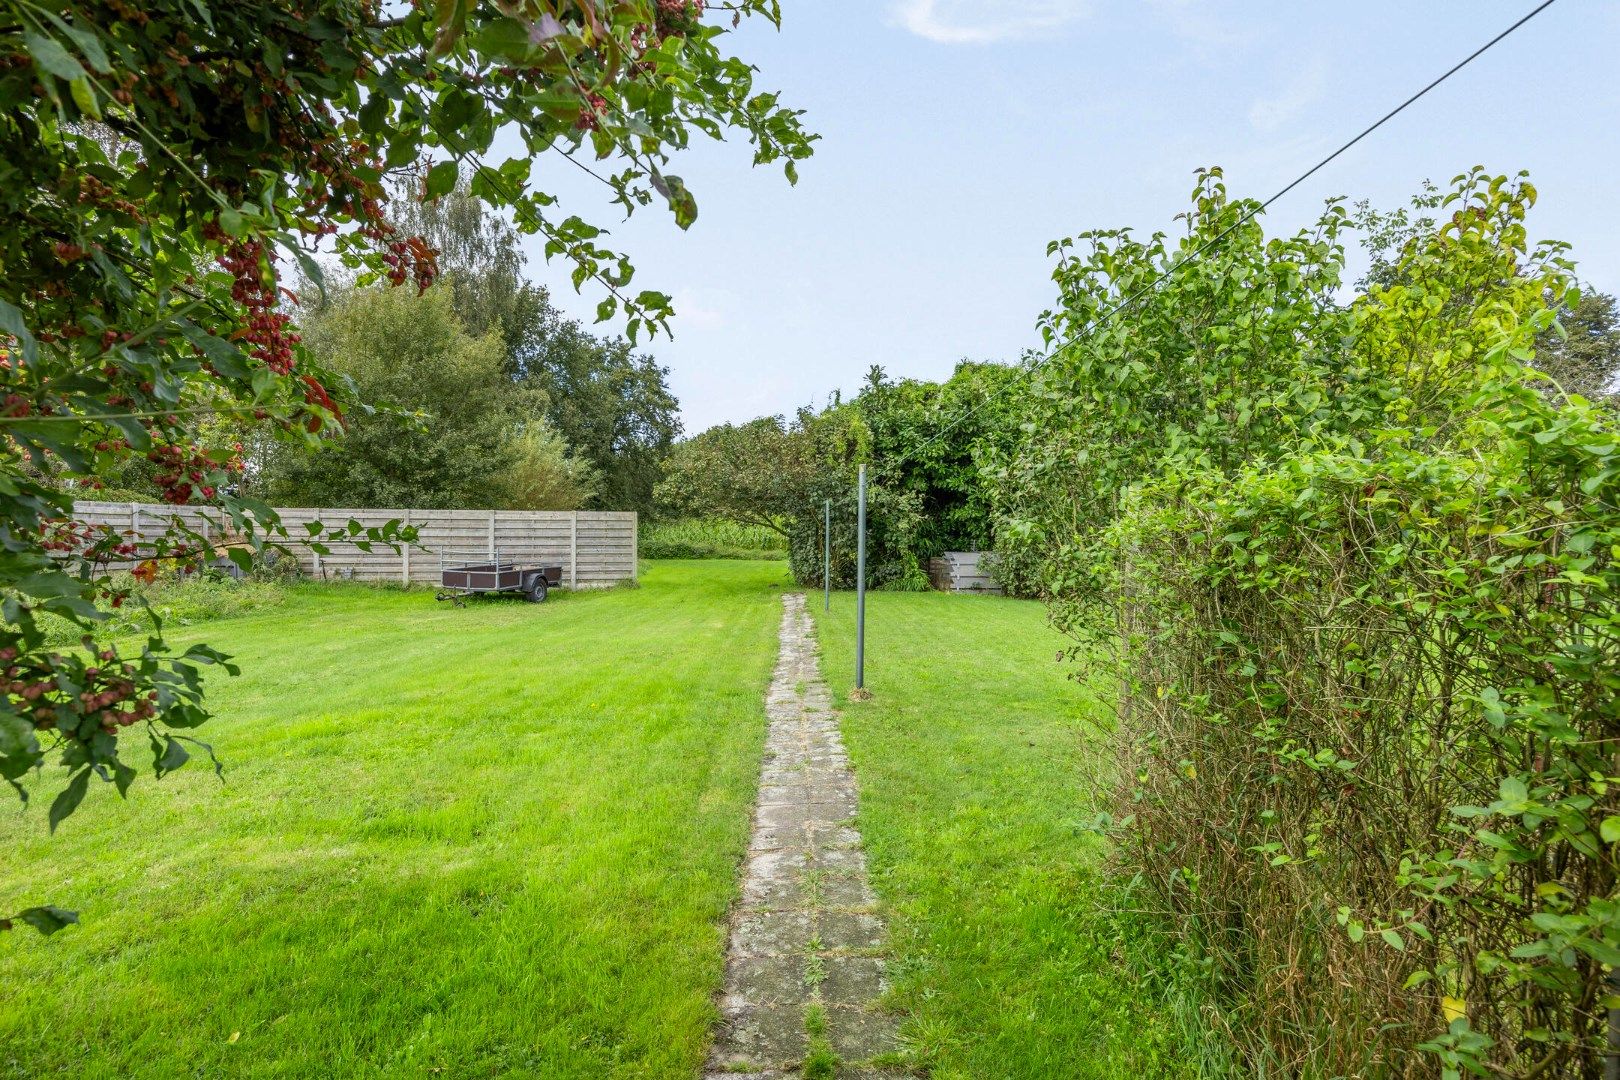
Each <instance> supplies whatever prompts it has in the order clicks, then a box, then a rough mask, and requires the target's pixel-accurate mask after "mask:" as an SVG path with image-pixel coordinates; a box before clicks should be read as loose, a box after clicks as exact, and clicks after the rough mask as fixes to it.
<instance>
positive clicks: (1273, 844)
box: [1001, 171, 1620, 1076]
mask: <svg viewBox="0 0 1620 1080" xmlns="http://www.w3.org/2000/svg"><path fill="white" fill-rule="evenodd" d="M1533 201H1534V189H1533V188H1531V187H1530V186H1529V184H1528V183H1513V182H1510V181H1508V180H1506V179H1504V178H1499V177H1490V176H1487V175H1485V174H1483V173H1480V172H1478V171H1476V172H1474V173H1471V174H1469V175H1467V176H1465V177H1459V178H1458V181H1457V186H1456V190H1455V191H1454V192H1453V193H1452V194H1451V195H1450V196H1448V197H1447V198H1446V199H1445V200H1444V205H1445V207H1446V208H1447V209H1449V210H1450V211H1451V217H1450V219H1449V220H1447V221H1445V222H1444V223H1443V224H1442V225H1441V226H1440V227H1439V228H1438V229H1437V230H1436V231H1435V232H1433V233H1432V234H1428V235H1423V236H1417V237H1414V238H1413V239H1412V240H1411V241H1410V242H1409V243H1408V244H1407V245H1406V246H1405V249H1404V250H1403V252H1402V255H1401V258H1400V260H1399V261H1398V262H1397V263H1396V264H1395V265H1394V266H1393V267H1392V268H1391V270H1390V273H1389V274H1388V275H1387V276H1386V277H1385V278H1383V279H1381V281H1380V283H1376V284H1374V285H1373V287H1372V288H1371V290H1370V291H1369V292H1368V294H1367V295H1365V296H1363V297H1360V298H1358V299H1357V300H1355V301H1354V302H1353V303H1352V304H1350V305H1348V306H1341V305H1339V304H1337V303H1335V302H1333V301H1332V299H1331V297H1330V296H1329V295H1328V293H1327V292H1326V291H1325V289H1326V288H1327V287H1328V286H1329V285H1330V284H1331V283H1333V282H1336V281H1337V280H1338V279H1339V276H1340V271H1341V270H1342V248H1341V247H1340V246H1339V244H1338V241H1337V239H1336V237H1337V230H1338V229H1339V228H1340V226H1341V225H1342V223H1343V218H1342V215H1340V214H1338V213H1337V210H1336V208H1332V207H1330V210H1329V213H1328V215H1327V216H1326V217H1324V219H1323V223H1322V225H1321V226H1320V228H1319V230H1318V231H1317V232H1316V233H1315V234H1311V235H1302V236H1301V237H1298V238H1295V240H1293V241H1266V240H1265V239H1264V238H1263V237H1262V236H1261V235H1259V233H1258V232H1257V231H1253V230H1250V229H1249V228H1248V227H1247V225H1245V224H1244V223H1243V222H1242V221H1241V215H1240V214H1238V215H1235V214H1234V210H1235V208H1236V207H1239V206H1245V205H1252V204H1228V203H1227V202H1226V200H1225V197H1224V192H1222V191H1220V190H1219V185H1218V181H1217V180H1216V179H1215V178H1214V177H1213V176H1211V177H1206V178H1205V179H1204V181H1202V182H1201V184H1200V188H1199V191H1198V192H1197V193H1196V197H1195V207H1194V211H1193V213H1192V214H1190V215H1189V216H1188V236H1187V238H1186V239H1185V240H1184V241H1182V244H1181V246H1180V248H1179V250H1178V251H1174V252H1172V251H1171V250H1169V249H1168V248H1167V246H1166V245H1165V244H1164V242H1163V241H1162V239H1160V238H1155V239H1154V240H1153V241H1151V242H1149V243H1147V244H1145V245H1144V244H1139V243H1137V242H1136V241H1134V240H1131V239H1130V238H1128V237H1124V236H1121V235H1120V234H1094V239H1093V242H1094V243H1095V244H1096V245H1097V247H1096V248H1095V250H1094V251H1093V255H1092V257H1091V258H1090V259H1088V260H1086V261H1084V262H1083V263H1081V264H1079V265H1078V267H1074V266H1066V267H1065V268H1063V269H1060V274H1059V277H1060V280H1061V281H1064V282H1065V283H1066V284H1068V285H1071V286H1072V287H1073V293H1072V295H1066V297H1065V304H1066V309H1065V310H1066V311H1068V312H1069V314H1068V315H1065V316H1062V317H1053V318H1051V319H1049V325H1051V326H1053V327H1055V328H1057V329H1058V330H1060V331H1061V329H1062V327H1064V326H1066V325H1068V324H1069V323H1071V322H1073V323H1076V325H1084V323H1083V322H1078V320H1083V319H1084V318H1087V317H1089V316H1091V315H1094V314H1095V313H1096V312H1098V311H1101V310H1103V309H1104V308H1105V307H1106V306H1107V305H1108V304H1109V303H1111V302H1112V299H1111V298H1112V297H1116V296H1118V295H1122V294H1129V293H1131V292H1132V291H1134V290H1135V289H1136V288H1138V287H1140V285H1141V284H1142V282H1144V281H1145V280H1147V276H1146V275H1148V274H1149V273H1150V272H1151V268H1154V267H1157V268H1159V269H1161V270H1168V271H1169V274H1168V276H1167V279H1166V282H1165V283H1164V285H1163V287H1162V288H1161V289H1159V290H1157V291H1156V292H1155V293H1154V294H1153V295H1152V296H1151V297H1150V298H1149V299H1146V300H1144V301H1143V308H1144V310H1143V311H1142V312H1140V313H1138V312H1135V311H1133V312H1132V314H1131V315H1130V316H1129V317H1128V319H1127V320H1125V324H1124V325H1120V326H1118V327H1110V328H1109V329H1108V330H1107V331H1106V332H1103V333H1099V334H1095V335H1091V336H1089V337H1086V338H1084V339H1083V340H1082V341H1081V342H1080V343H1079V344H1078V345H1076V346H1075V347H1074V348H1073V349H1072V350H1070V351H1069V352H1068V353H1066V355H1065V356H1063V357H1062V358H1060V360H1059V361H1058V362H1057V363H1056V364H1055V365H1054V368H1055V370H1054V372H1053V373H1052V375H1051V376H1050V377H1049V378H1048V379H1047V380H1046V383H1045V386H1044V388H1043V390H1042V392H1040V393H1038V394H1037V395H1035V397H1034V399H1033V409H1032V413H1033V417H1032V419H1031V421H1030V422H1029V424H1028V430H1029V432H1030V434H1029V437H1028V438H1027V439H1026V440H1025V443H1024V444H1023V445H1022V446H1021V447H1019V448H1018V450H1017V451H1016V452H1015V453H1014V454H1013V455H1011V456H1010V458H1009V460H1008V461H1007V462H1006V463H1005V464H1004V465H1003V471H1002V474H1001V475H1002V476H1003V478H1004V480H1005V483H1006V494H1007V501H1006V511H1005V512H1006V514H1007V517H1008V520H1009V522H1010V524H1011V525H1012V526H1013V528H1011V529H1008V530H1005V531H1004V532H1003V534H1002V535H1003V536H1004V537H1007V538H1008V539H1009V544H1008V547H1009V548H1010V551H1009V555H1010V558H1011V560H1012V561H1015V562H1016V567H1015V572H1022V573H1027V574H1030V575H1031V576H1033V577H1035V578H1037V579H1038V580H1039V582H1040V583H1041V586H1042V587H1043V588H1044V589H1045V590H1046V591H1047V593H1048V595H1049V596H1051V597H1052V599H1053V601H1054V612H1055V615H1056V618H1057V621H1058V622H1059V624H1060V625H1061V626H1062V627H1064V628H1065V629H1067V630H1068V631H1069V632H1071V633H1072V634H1075V635H1077V636H1078V637H1080V638H1082V639H1097V640H1101V641H1104V642H1108V643H1111V644H1115V645H1117V649H1116V650H1115V651H1114V655H1115V657H1116V659H1117V662H1118V663H1117V675H1118V676H1119V678H1120V680H1121V685H1122V688H1123V693H1122V704H1121V713H1120V718H1119V724H1118V727H1117V729H1116V745H1117V748H1118V752H1119V755H1120V757H1119V766H1120V767H1119V771H1118V775H1119V776H1120V777H1122V778H1123V779H1122V781H1121V784H1120V789H1119V797H1118V799H1117V800H1116V806H1115V809H1114V822H1115V824H1116V825H1117V826H1118V832H1119V839H1120V842H1121V847H1120V849H1119V850H1120V857H1121V859H1122V861H1123V863H1124V866H1123V869H1125V870H1127V871H1129V872H1130V873H1132V874H1133V875H1138V876H1139V877H1140V879H1141V880H1142V881H1143V882H1144V883H1146V885H1147V886H1148V887H1149V888H1150V889H1152V890H1153V891H1154V892H1156V893H1157V895H1158V897H1159V898H1160V900H1161V902H1162V904H1161V906H1162V908H1163V910H1165V911H1166V912H1167V914H1168V916H1169V917H1170V918H1171V919H1172V920H1173V921H1174V922H1175V923H1176V925H1177V928H1178V929H1179V930H1180V931H1181V932H1182V934H1183V936H1184V940H1186V941H1187V942H1188V944H1189V948H1190V953H1191V955H1192V956H1193V957H1194V958H1195V959H1196V960H1197V962H1198V963H1199V964H1200V965H1201V966H1202V967H1203V968H1205V969H1206V970H1207V971H1208V972H1209V973H1210V975H1211V977H1212V979H1213V985H1214V987H1215V988H1216V989H1217V990H1218V992H1219V993H1218V999H1219V1000H1220V1001H1221V1003H1222V1004H1223V1006H1224V1013H1223V1015H1224V1018H1225V1021H1226V1023H1227V1025H1228V1027H1229V1028H1230V1030H1231V1031H1232V1032H1233V1034H1234V1037H1235V1038H1236V1039H1237V1040H1238V1042H1239V1043H1240V1044H1241V1045H1242V1046H1243V1047H1244V1049H1245V1050H1246V1051H1247V1052H1248V1054H1249V1056H1250V1058H1251V1059H1252V1061H1253V1062H1254V1063H1255V1064H1256V1066H1257V1068H1264V1069H1265V1071H1268V1072H1276V1073H1282V1074H1289V1075H1295V1074H1305V1075H1340V1076H1342V1075H1356V1076H1362V1075H1427V1074H1430V1073H1432V1072H1433V1071H1435V1068H1436V1066H1438V1069H1439V1071H1441V1072H1442V1073H1443V1074H1444V1075H1446V1076H1457V1075H1460V1073H1461V1071H1463V1070H1466V1071H1468V1072H1470V1073H1472V1074H1475V1075H1480V1076H1489V1075H1519V1076H1528V1075H1555V1074H1565V1075H1569V1074H1579V1075H1587V1074H1591V1073H1593V1071H1594V1070H1596V1069H1597V1068H1599V1065H1600V1063H1601V1061H1602V1058H1603V1054H1604V1053H1605V1034H1606V1011H1607V1009H1608V1007H1609V1005H1610V1004H1611V1003H1612V1001H1613V999H1612V998H1611V996H1610V994H1611V990H1610V988H1609V987H1608V984H1607V982H1606V979H1607V972H1608V969H1609V968H1611V967H1613V966H1615V965H1617V964H1620V903H1617V902H1616V900H1615V892H1616V874H1617V863H1616V859H1615V849H1614V847H1613V844H1614V843H1615V842H1616V841H1620V792H1617V791H1616V790H1615V787H1614V785H1615V784H1616V783H1617V782H1620V776H1617V775H1616V766H1615V753H1616V750H1617V749H1620V567H1617V564H1620V435H1617V434H1616V431H1615V428H1614V426H1613V420H1612V413H1608V412H1606V411H1604V410H1602V409H1599V408H1597V407H1594V406H1591V405H1589V404H1588V403H1587V402H1585V401H1583V400H1581V399H1579V398H1571V399H1565V398H1564V397H1563V396H1562V395H1560V394H1558V393H1556V392H1555V390H1553V389H1550V388H1549V384H1548V381H1547V380H1546V379H1545V378H1544V377H1542V376H1541V375H1540V374H1539V373H1538V372H1537V371H1535V370H1534V368H1533V367H1532V366H1531V365H1532V363H1533V360H1534V355H1533V352H1532V349H1533V347H1534V343H1535V342H1536V341H1537V340H1538V339H1539V338H1540V337H1541V336H1542V335H1544V334H1545V333H1546V332H1547V331H1548V329H1549V328H1550V327H1551V326H1552V323H1553V319H1554V313H1555V312H1556V310H1558V308H1559V307H1560V305H1563V304H1566V303H1568V302H1569V300H1570V297H1569V295H1568V289H1567V286H1568V283H1569V277H1568V272H1569V270H1570V267H1569V265H1568V264H1567V262H1565V261H1564V260H1563V258H1562V255H1561V251H1562V248H1561V246H1560V245H1544V246H1542V247H1539V248H1535V249H1531V248H1530V246H1529V244H1528V242H1527V240H1526V234H1525V229H1524V225H1523V221H1524V218H1525V214H1526V212H1527V211H1528V209H1529V207H1530V206H1531V204H1532V203H1533ZM1220 234H1228V235H1230V236H1231V238H1232V243H1231V245H1230V246H1228V247H1221V248H1218V249H1217V250H1216V251H1215V252H1213V253H1211V255H1210V256H1209V257H1208V258H1201V259H1197V260H1196V261H1187V258H1188V253H1189V252H1191V251H1193V250H1196V249H1197V248H1198V247H1201V246H1202V245H1203V244H1204V243H1205V242H1206V241H1207V240H1208V239H1209V238H1211V237H1214V236H1216V235H1220ZM1420 1052H1421V1053H1420Z"/></svg>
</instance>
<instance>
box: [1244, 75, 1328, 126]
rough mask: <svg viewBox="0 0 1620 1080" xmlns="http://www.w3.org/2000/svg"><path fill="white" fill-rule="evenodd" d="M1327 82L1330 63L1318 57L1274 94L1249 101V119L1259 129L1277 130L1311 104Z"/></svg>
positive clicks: (1320, 93)
mask: <svg viewBox="0 0 1620 1080" xmlns="http://www.w3.org/2000/svg"><path fill="white" fill-rule="evenodd" d="M1326 86H1327V64H1326V63H1325V62H1323V61H1322V60H1316V61H1315V62H1313V63H1312V64H1311V65H1310V66H1309V67H1307V68H1305V69H1304V70H1303V71H1300V72H1298V73H1297V74H1296V75H1295V76H1294V77H1293V78H1292V79H1290V80H1289V82H1288V85H1287V86H1284V87H1283V88H1282V90H1280V91H1278V93H1276V94H1275V95H1273V96H1272V97H1262V98H1256V99H1255V100H1254V101H1253V102H1252V103H1251V104H1250V105H1249V123H1251V124H1253V125H1254V126H1255V128H1256V129H1257V130H1260V131H1276V130H1277V129H1278V128H1280V127H1282V126H1283V125H1284V124H1287V123H1289V122H1290V121H1292V120H1294V119H1295V118H1297V117H1298V116H1299V114H1300V113H1302V112H1304V111H1305V110H1306V109H1307V108H1309V107H1310V106H1311V104H1312V103H1313V102H1315V101H1316V99H1317V98H1319V97H1321V96H1322V90H1323V88H1325V87H1326Z"/></svg>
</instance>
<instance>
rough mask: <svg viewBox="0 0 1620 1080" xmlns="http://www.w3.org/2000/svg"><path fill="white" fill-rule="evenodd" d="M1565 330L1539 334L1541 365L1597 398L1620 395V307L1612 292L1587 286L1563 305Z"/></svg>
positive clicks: (1568, 388)
mask: <svg viewBox="0 0 1620 1080" xmlns="http://www.w3.org/2000/svg"><path fill="white" fill-rule="evenodd" d="M1558 323H1559V326H1561V327H1562V328H1563V331H1564V332H1563V333H1562V334H1560V333H1558V332H1557V331H1549V332H1547V333H1545V334H1542V335H1541V337H1539V338H1538V339H1537V340H1536V358H1535V366H1536V367H1537V368H1538V369H1540V370H1542V371H1545V372H1546V373H1547V374H1548V375H1550V376H1552V378H1553V379H1554V381H1556V382H1557V383H1558V385H1559V386H1560V387H1562V388H1563V389H1564V391H1565V392H1566V393H1570V394H1580V395H1581V396H1582V397H1585V398H1588V399H1591V400H1593V401H1598V400H1602V399H1604V398H1609V399H1613V398H1614V397H1615V396H1616V395H1620V385H1617V383H1620V307H1617V305H1616V303H1615V298H1614V296H1613V295H1611V294H1609V293H1601V292H1590V291H1582V292H1581V293H1580V296H1579V298H1578V299H1577V300H1576V301H1575V302H1574V303H1573V304H1565V305H1563V306H1561V307H1560V308H1559V309H1558Z"/></svg>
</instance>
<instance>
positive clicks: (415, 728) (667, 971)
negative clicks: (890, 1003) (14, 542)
mask: <svg viewBox="0 0 1620 1080" xmlns="http://www.w3.org/2000/svg"><path fill="white" fill-rule="evenodd" d="M785 584H786V570H785V567H784V566H782V565H781V564H774V563H739V562H728V563H707V564H681V563H667V564H653V565H651V566H649V567H648V568H647V570H646V572H645V574H644V575H643V578H642V584H641V587H640V588H638V589H633V590H632V589H624V590H615V591H608V592H600V593H581V594H575V595H560V594H554V595H553V598H552V599H551V600H550V601H548V602H547V603H545V604H543V605H538V606H536V605H529V604H525V603H521V602H511V601H475V602H473V603H470V604H469V605H468V606H466V607H464V608H454V607H451V606H450V605H448V604H435V602H434V600H433V597H432V595H431V594H430V593H424V592H411V593H400V592H386V591H372V590H367V589H363V588H354V587H351V588H342V587H319V586H316V587H305V588H300V589H297V590H294V592H293V595H292V596H291V597H290V598H289V599H288V601H287V603H286V604H284V605H283V606H281V607H278V608H276V609H275V610H274V611H273V612H270V613H267V614H263V615H251V616H247V617H243V618H240V619H235V620H230V621H226V622H218V623H214V624H211V625H208V626H203V627H197V628H195V629H188V630H187V631H186V632H185V633H184V634H182V635H177V636H178V637H180V638H181V639H182V640H190V639H195V640H207V641H209V642H210V643H213V644H215V645H217V646H219V647H221V648H224V649H226V650H227V651H229V652H231V653H233V654H235V656H236V658H237V660H238V661H239V662H240V663H241V665H242V668H243V674H242V676H241V677H240V678H239V679H229V678H226V677H224V676H223V675H220V676H218V677H214V678H211V683H212V685H211V690H210V700H211V702H212V703H213V705H214V707H215V708H216V710H217V717H216V719H215V720H213V721H212V722H210V723H209V724H208V725H207V726H206V727H204V728H203V729H201V731H200V732H199V733H198V734H200V735H201V736H202V737H203V738H204V739H207V740H208V741H210V742H212V743H213V744H214V746H215V747H216V749H217V750H218V752H219V754H220V756H221V758H222V759H223V760H224V761H225V762H226V779H225V783H224V784H223V785H221V784H220V783H219V782H218V781H217V780H216V779H215V778H214V776H213V775H212V773H211V772H210V771H209V769H208V768H207V766H206V765H205V764H199V763H198V762H193V763H192V764H191V765H188V766H187V767H186V768H185V769H183V770H181V771H180V772H178V773H176V774H174V775H172V776H170V777H167V778H166V779H164V780H162V781H153V780H152V779H151V778H150V776H144V777H143V778H142V779H141V780H140V781H139V782H137V784H136V785H135V787H134V788H133V789H132V790H131V792H130V797H129V799H128V801H127V802H120V801H119V799H118V797H117V795H116V793H115V792H114V791H113V790H112V788H111V787H110V786H103V785H99V784H97V785H93V790H92V792H91V795H90V797H89V798H87V799H86V801H85V804H84V805H83V806H82V807H81V808H80V809H79V811H78V813H77V814H76V815H75V816H73V817H72V818H70V819H69V820H68V821H67V822H66V823H64V824H63V826H62V827H61V828H60V829H59V830H58V832H57V834H56V835H55V836H54V837H48V836H47V834H46V828H45V808H46V805H47V804H48V802H49V798H50V796H51V795H53V794H54V793H55V791H56V790H58V789H59V787H60V783H61V781H60V778H59V773H60V770H56V771H55V772H50V773H48V780H49V783H48V784H47V785H46V786H45V787H44V788H42V789H40V796H41V797H40V798H37V799H36V800H35V802H34V803H33V804H31V805H30V807H29V809H28V810H27V811H26V812H22V811H16V810H9V811H7V812H6V813H5V814H4V815H0V911H11V910H15V909H16V908H18V907H21V906H24V905H26V904H30V903H37V902H51V903H56V904H60V905H63V906H66V907H70V908H75V909H77V910H78V911H79V912H80V914H81V917H82V918H83V925H81V926H78V927H71V928H69V929H67V930H65V931H63V932H61V933H59V934H57V935H56V936H55V937H53V938H49V939H45V938H41V937H39V936H37V935H36V934H34V933H33V932H32V931H29V930H19V931H15V932H12V933H10V934H7V935H5V936H4V937H0V1075H5V1076H17V1077H22V1076H27V1077H38V1076H49V1075H68V1076H74V1077H165V1078H167V1077H180V1076H208V1077H213V1076H231V1077H299V1078H306V1077H349V1076H412V1077H415V1076H444V1077H485V1076H490V1077H494V1076H534V1077H546V1078H557V1077H579V1078H591V1080H598V1078H603V1077H660V1078H662V1077H683V1076H691V1075H695V1073H696V1070H697V1068H698V1066H699V1064H700V1063H701V1061H702V1058H703V1054H704V1053H705V1050H706V1048H707V1045H708V1039H709V1033H710V1032H709V1029H710V1024H711V1022H712V1021H713V1019H714V1018H715V1011H714V1009H713V1006H712V1001H711V995H712V994H713V993H714V992H715V990H716V989H717V988H718V987H719V985H720V980H721V972H722V958H723V951H724V944H725V942H724V932H723V929H722V921H723V919H724V916H725V913H726V910H727V906H728V904H729V902H730V901H731V899H732V897H733V895H734V893H735V890H736V882H737V877H736V870H737V865H738V860H739V858H740V856H741V854H742V852H743V850H744V849H745V847H746V841H747V836H748V828H749V816H750V810H751V806H752V803H753V800H754V795H755V788H756V782H757V774H758V768H759V757H760V752H761V744H762V740H763V732H764V723H765V721H764V716H763V710H762V705H761V702H762V697H763V694H764V691H765V688H766V686H767V683H768V680H769V673H770V670H771V666H772V663H773V660H774V657H775V653H776V633H777V626H778V622H779V620H780V616H781V606H780V603H779V600H778V597H779V595H780V594H781V592H782V591H783V586H784V585H785ZM141 752H142V753H144V752H145V751H144V750H143V751H141ZM36 787H37V785H36Z"/></svg>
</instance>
